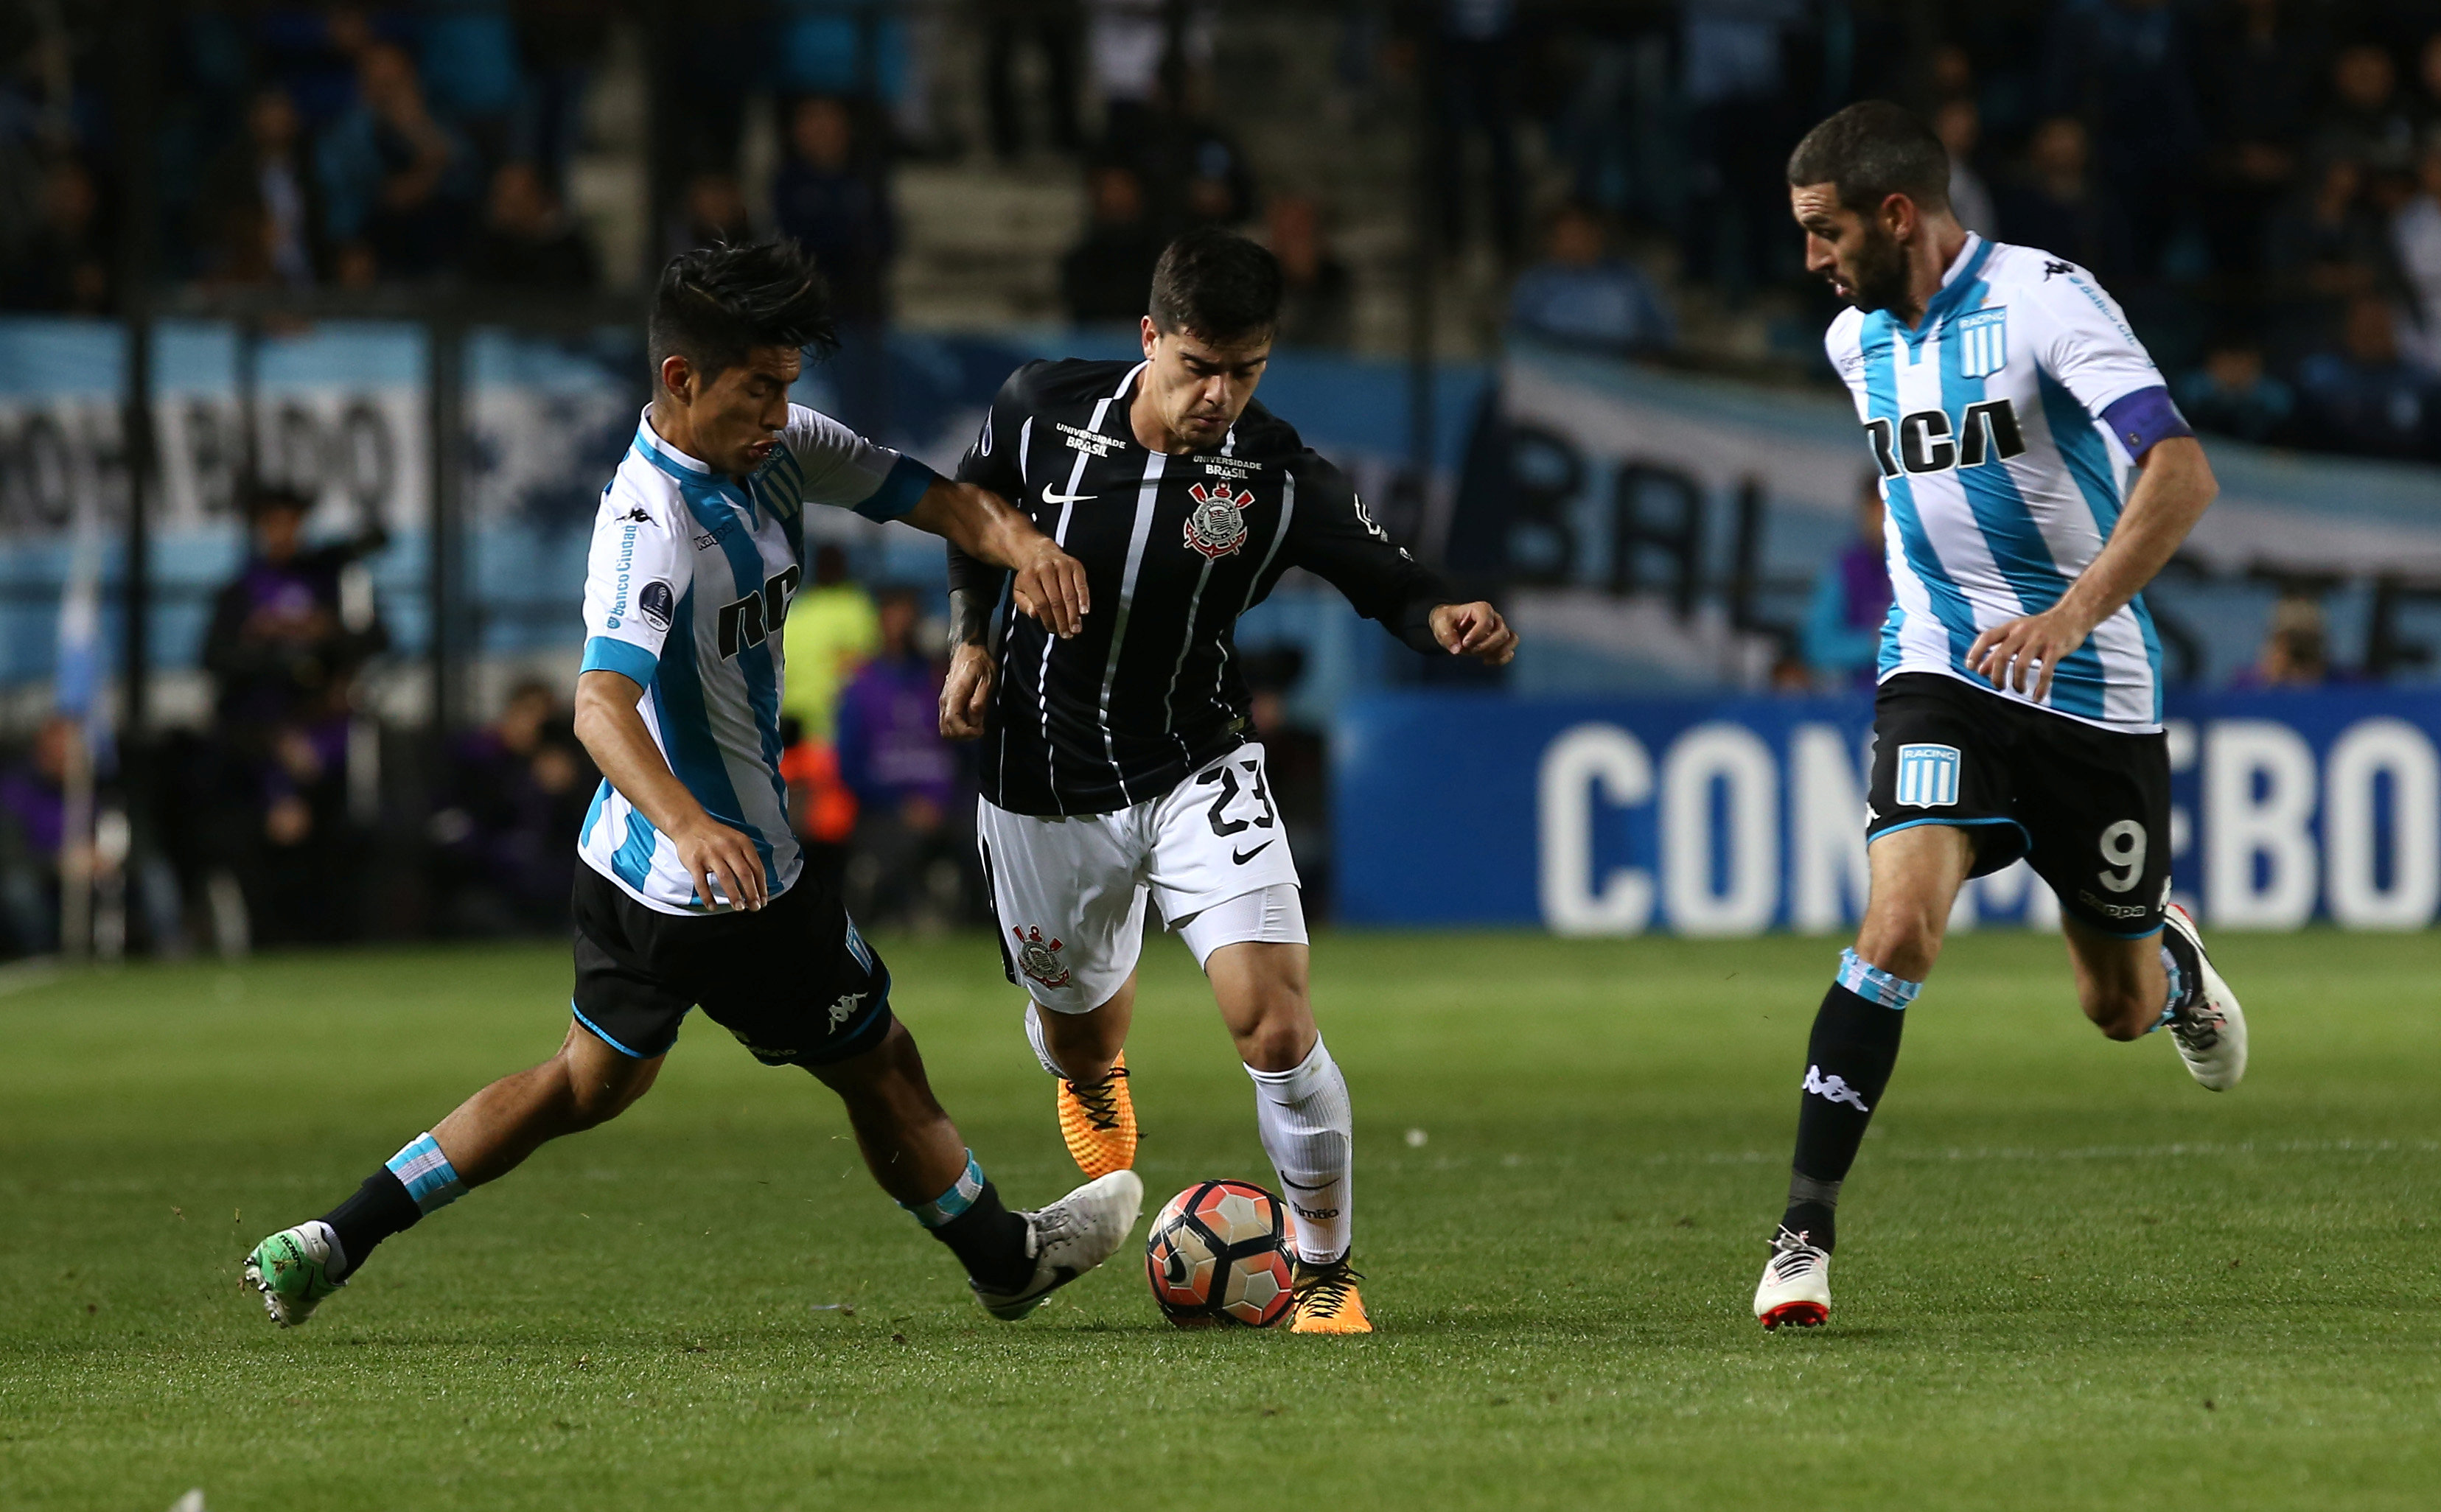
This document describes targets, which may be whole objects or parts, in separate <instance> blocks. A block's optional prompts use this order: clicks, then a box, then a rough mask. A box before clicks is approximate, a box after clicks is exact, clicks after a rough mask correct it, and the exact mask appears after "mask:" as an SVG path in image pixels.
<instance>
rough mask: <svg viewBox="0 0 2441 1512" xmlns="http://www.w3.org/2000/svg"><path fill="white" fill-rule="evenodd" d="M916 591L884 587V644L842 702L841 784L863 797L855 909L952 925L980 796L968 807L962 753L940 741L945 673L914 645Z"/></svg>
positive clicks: (852, 896) (876, 916)
mask: <svg viewBox="0 0 2441 1512" xmlns="http://www.w3.org/2000/svg"><path fill="white" fill-rule="evenodd" d="M918 612H919V611H918V608H917V601H916V597H915V593H914V590H913V589H912V588H888V589H884V590H883V592H882V594H881V598H880V604H879V611H878V614H879V625H880V631H881V644H880V647H879V648H878V649H877V651H876V652H875V654H874V657H873V659H872V660H870V661H868V662H866V663H865V664H864V666H863V667H862V668H860V669H859V671H858V672H857V675H855V677H854V678H852V679H850V681H849V682H848V685H847V689H846V691H845V692H844V693H842V694H841V697H840V709H839V742H838V748H839V770H840V778H841V781H842V782H844V783H847V785H848V788H849V790H850V791H852V792H854V793H855V794H856V804H857V822H856V855H855V856H854V857H853V858H852V859H851V860H850V861H849V863H848V871H847V879H848V888H847V891H848V898H849V902H848V911H849V912H850V913H851V914H853V915H855V916H857V917H859V918H869V919H873V920H876V921H882V920H913V921H917V922H934V923H937V922H943V921H945V920H946V918H947V917H948V916H949V915H951V914H953V913H954V912H955V910H956V909H957V906H958V901H959V894H960V891H962V877H963V870H962V867H961V865H960V862H961V860H962V859H963V857H964V856H965V855H966V853H967V851H968V850H969V849H970V845H969V843H968V840H967V832H968V831H969V830H970V829H971V828H972V825H971V820H970V819H968V818H967V816H968V815H969V813H970V811H971V806H972V803H973V800H972V798H971V797H968V798H967V801H965V802H963V803H962V802H961V801H959V800H960V796H961V795H960V792H959V783H958V759H957V752H956V751H955V750H954V749H953V748H952V747H950V745H949V742H948V741H946V740H944V739H942V738H941V679H942V673H943V668H942V666H941V664H940V663H939V662H938V661H936V660H935V659H933V658H932V657H927V656H925V655H924V654H923V653H922V652H921V651H920V650H918V649H917V647H916V645H915V628H916V623H917V618H918Z"/></svg>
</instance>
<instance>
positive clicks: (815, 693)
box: [780, 542, 881, 746]
mask: <svg viewBox="0 0 2441 1512" xmlns="http://www.w3.org/2000/svg"><path fill="white" fill-rule="evenodd" d="M847 565H848V564H847V552H845V551H844V550H842V549H840V548H839V547H837V546H835V545H832V544H830V543H828V542H825V543H823V545H820V546H817V547H815V548H814V581H813V583H812V584H811V585H809V586H807V587H805V588H804V589H802V590H800V591H799V593H798V594H797V597H796V600H795V602H794V603H790V604H789V606H788V618H787V626H786V628H785V629H784V630H783V631H782V632H781V635H782V640H781V658H780V659H781V662H782V663H783V665H785V666H786V667H787V687H785V688H783V689H782V690H781V692H780V711H781V712H782V713H783V714H785V715H787V716H788V717H789V718H792V719H794V720H796V721H797V722H798V724H799V725H800V726H801V727H802V728H803V729H804V730H805V738H806V739H808V740H812V741H816V742H819V743H821V744H823V745H825V746H827V745H829V744H831V737H832V735H833V733H834V732H835V730H836V729H837V721H838V716H839V700H840V690H841V689H842V688H845V687H846V686H847V680H848V678H849V677H850V676H851V675H854V674H855V672H856V669H857V668H859V667H860V666H862V665H863V664H864V659H865V658H866V657H870V656H872V655H873V652H874V648H875V647H876V646H877V645H879V644H880V643H881V626H880V622H879V620H878V618H877V615H876V614H875V611H874V606H873V596H872V595H871V594H869V593H867V592H865V590H864V585H863V584H861V583H859V582H857V581H856V580H855V579H854V578H852V577H850V576H848V570H847Z"/></svg>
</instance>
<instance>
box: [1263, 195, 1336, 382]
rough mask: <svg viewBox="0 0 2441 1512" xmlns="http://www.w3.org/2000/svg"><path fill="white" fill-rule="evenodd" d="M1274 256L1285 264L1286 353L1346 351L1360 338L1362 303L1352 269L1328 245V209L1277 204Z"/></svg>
mask: <svg viewBox="0 0 2441 1512" xmlns="http://www.w3.org/2000/svg"><path fill="white" fill-rule="evenodd" d="M1270 219H1271V243H1272V255H1273V256H1274V257H1276V258H1278V259H1279V260H1280V283H1281V290H1280V324H1279V333H1278V337H1277V339H1278V341H1279V343H1280V345H1282V346H1284V347H1325V348H1342V347H1346V346H1347V345H1348V343H1349V340H1350V338H1351V337H1352V336H1353V334H1354V332H1355V323H1356V319H1355V317H1356V297H1355V289H1354V287H1353V283H1354V280H1353V279H1350V278H1349V276H1348V272H1347V263H1345V262H1342V261H1339V259H1338V258H1336V257H1334V256H1332V255H1331V251H1330V247H1329V243H1326V242H1325V241H1324V240H1323V234H1322V207H1320V206H1318V205H1316V204H1315V203H1314V202H1313V200H1312V199H1311V198H1310V197H1309V196H1306V195H1303V194H1283V195H1281V196H1279V197H1278V198H1277V199H1275V200H1273V201H1272V209H1271V217H1270Z"/></svg>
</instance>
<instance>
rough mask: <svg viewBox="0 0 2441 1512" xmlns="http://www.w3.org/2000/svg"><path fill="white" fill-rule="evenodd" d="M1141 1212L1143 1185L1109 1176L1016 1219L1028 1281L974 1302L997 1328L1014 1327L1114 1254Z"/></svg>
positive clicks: (1130, 1176)
mask: <svg viewBox="0 0 2441 1512" xmlns="http://www.w3.org/2000/svg"><path fill="white" fill-rule="evenodd" d="M1143 1211H1144V1181H1143V1179H1141V1178H1139V1177H1138V1176H1137V1175H1136V1173H1135V1172H1133V1171H1112V1173H1111V1174H1110V1175H1108V1176H1104V1177H1097V1178H1095V1179H1094V1180H1091V1181H1088V1182H1086V1183H1085V1184H1084V1185H1083V1186H1080V1187H1078V1188H1077V1189H1076V1191H1074V1192H1071V1193H1069V1194H1068V1195H1067V1196H1066V1197H1061V1198H1060V1199H1059V1200H1058V1201H1057V1202H1054V1203H1052V1204H1051V1205H1050V1206H1048V1207H1044V1208H1038V1209H1036V1210H1035V1211H1034V1212H1032V1213H1021V1214H1019V1215H1018V1216H1019V1217H1022V1218H1023V1219H1024V1220H1025V1254H1026V1258H1027V1259H1029V1260H1032V1261H1033V1262H1034V1276H1033V1279H1032V1280H1030V1281H1028V1282H1027V1283H1026V1285H1025V1287H1024V1288H1023V1289H1022V1290H1020V1291H1014V1292H998V1291H985V1289H984V1288H983V1287H975V1288H974V1291H975V1300H976V1301H977V1302H980V1303H982V1304H983V1305H984V1311H985V1312H987V1313H990V1314H991V1315H992V1316H993V1317H995V1318H998V1319H1000V1320H1001V1321H1002V1322H1003V1323H1015V1322H1017V1320H1019V1319H1020V1318H1022V1317H1024V1316H1025V1315H1026V1314H1027V1313H1029V1312H1032V1311H1033V1310H1034V1309H1035V1308H1037V1307H1039V1306H1040V1305H1042V1299H1043V1298H1045V1297H1048V1296H1050V1295H1051V1294H1052V1293H1053V1292H1055V1291H1057V1290H1058V1289H1059V1288H1060V1287H1064V1286H1066V1285H1067V1284H1068V1283H1070V1282H1072V1281H1074V1280H1076V1278H1077V1277H1078V1276H1081V1275H1083V1274H1084V1273H1085V1272H1086V1271H1088V1270H1091V1269H1094V1267H1095V1266H1097V1265H1100V1264H1101V1263H1102V1262H1103V1261H1105V1260H1108V1259H1109V1258H1110V1257H1111V1256H1112V1255H1114V1254H1116V1253H1118V1252H1119V1247H1120V1246H1121V1245H1123V1244H1126V1243H1127V1242H1128V1233H1129V1232H1130V1230H1132V1229H1133V1228H1134V1227H1135V1226H1136V1215H1137V1214H1139V1213H1141V1212H1143ZM969 1285H971V1283H969Z"/></svg>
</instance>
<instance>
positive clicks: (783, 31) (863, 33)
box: [770, 0, 908, 105]
mask: <svg viewBox="0 0 2441 1512" xmlns="http://www.w3.org/2000/svg"><path fill="white" fill-rule="evenodd" d="M770 6H771V11H772V18H773V20H774V22H775V23H776V24H777V27H778V32H779V35H778V39H777V43H778V45H776V46H775V47H774V48H773V51H772V58H771V81H772V83H773V85H774V86H775V87H777V89H778V90H779V92H780V95H781V97H782V99H784V100H788V99H795V98H796V97H799V96H803V95H834V96H839V97H841V98H845V99H863V100H870V101H874V102H876V103H878V104H890V105H895V103H896V102H897V101H898V99H899V97H900V96H901V94H902V93H903V92H904V91H905V89H906V87H907V73H908V57H907V24H906V22H905V21H904V20H903V19H902V18H901V17H900V16H899V15H898V13H897V11H898V9H899V8H898V7H897V6H896V5H895V4H893V3H891V0H770Z"/></svg>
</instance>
